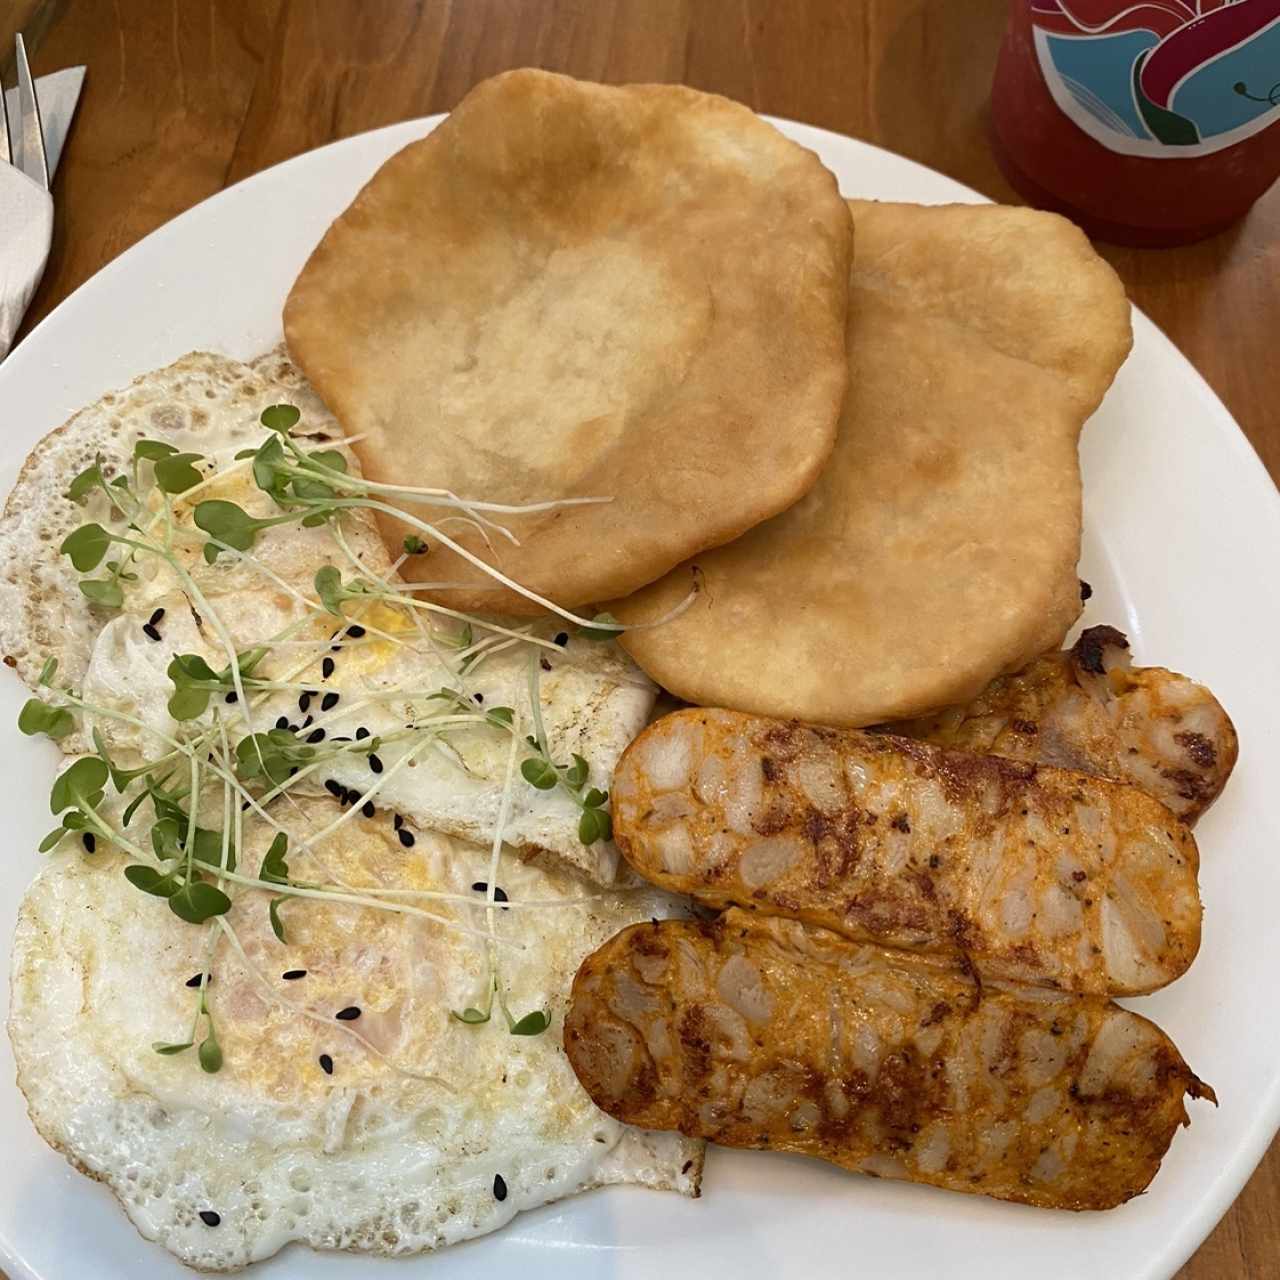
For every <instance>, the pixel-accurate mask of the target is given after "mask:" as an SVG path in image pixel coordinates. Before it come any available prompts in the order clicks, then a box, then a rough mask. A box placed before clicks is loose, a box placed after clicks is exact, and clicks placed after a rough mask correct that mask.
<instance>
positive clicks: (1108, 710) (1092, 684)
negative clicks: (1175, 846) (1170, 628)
mask: <svg viewBox="0 0 1280 1280" xmlns="http://www.w3.org/2000/svg"><path fill="white" fill-rule="evenodd" d="M884 728H885V730H886V731H887V732H889V733H896V734H901V735H904V736H907V737H912V738H922V739H924V740H925V741H926V742H932V743H934V744H936V745H937V746H940V747H948V748H951V749H954V750H962V751H980V752H982V753H984V754H990V755H997V756H1008V757H1009V758H1010V759H1013V760H1029V761H1033V762H1034V763H1036V764H1051V765H1058V766H1059V767H1061V768H1064V769H1079V770H1080V771H1081V772H1083V773H1095V774H1098V775H1099V776H1100V777H1104V778H1114V779H1115V780H1116V781H1117V782H1128V783H1132V785H1133V786H1135V787H1139V788H1141V789H1142V790H1143V791H1145V792H1146V793H1147V794H1148V795H1150V796H1154V797H1155V798H1156V799H1157V800H1159V801H1160V803H1161V804H1163V805H1166V806H1167V807H1168V808H1169V809H1170V810H1172V812H1173V813H1175V814H1177V816H1178V817H1179V818H1181V819H1182V820H1183V821H1184V822H1185V823H1187V825H1188V826H1190V825H1191V824H1193V823H1194V822H1195V820H1196V819H1197V818H1198V817H1199V816H1200V815H1201V814H1202V813H1203V812H1204V811H1205V810H1206V809H1207V808H1208V807H1209V806H1210V805H1211V804H1212V803H1213V802H1214V801H1215V800H1216V799H1217V798H1218V796H1219V795H1220V794H1221V792H1222V788H1223V787H1225V786H1226V785H1227V779H1228V778H1229V777H1230V776H1231V770H1232V769H1234V768H1235V763H1236V756H1237V754H1238V751H1239V742H1238V739H1237V738H1236V731H1235V726H1234V725H1233V724H1232V723H1231V717H1230V716H1228V715H1227V713H1226V711H1224V710H1223V707H1222V704H1221V703H1220V702H1219V701H1218V700H1217V698H1215V697H1214V696H1213V694H1212V693H1210V692H1209V690H1208V689H1206V688H1205V687H1204V685H1202V684H1197V683H1196V682H1195V681H1194V680H1189V679H1187V677H1186V676H1182V675H1179V674H1178V673H1177V672H1176V671H1166V670H1165V669H1164V668H1163V667H1132V666H1130V665H1129V641H1128V640H1127V639H1126V638H1125V636H1124V634H1123V633H1122V632H1120V631H1117V630H1116V629H1115V628H1114V627H1090V628H1089V629H1088V630H1087V631H1085V632H1083V633H1082V634H1081V636H1080V638H1079V639H1078V640H1077V641H1076V642H1075V644H1074V645H1073V646H1072V647H1071V648H1070V649H1067V650H1064V651H1063V652H1061V653H1049V654H1046V655H1045V656H1044V657H1043V658H1037V659H1036V660H1035V661H1034V662H1032V663H1030V664H1028V665H1027V666H1026V667H1024V668H1023V669H1022V670H1021V671H1017V672H1014V674H1013V675H1009V676H1001V677H1000V678H999V679H998V680H993V681H992V682H991V683H990V684H989V685H988V686H987V687H986V688H985V689H984V690H983V691H982V692H981V693H980V694H979V695H978V696H977V697H976V698H975V699H974V700H973V701H972V702H970V703H967V704H966V705H964V706H957V707H948V708H947V709H946V710H945V711H939V712H938V713H937V714H936V715H931V716H922V717H921V718H920V719H919V720H904V721H900V722H899V723H897V724H891V725H886V726H884Z"/></svg>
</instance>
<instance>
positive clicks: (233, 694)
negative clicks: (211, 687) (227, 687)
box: [224, 689, 240, 702]
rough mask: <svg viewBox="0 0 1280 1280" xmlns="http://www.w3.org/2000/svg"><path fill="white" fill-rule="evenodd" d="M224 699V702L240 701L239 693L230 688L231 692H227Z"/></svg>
mask: <svg viewBox="0 0 1280 1280" xmlns="http://www.w3.org/2000/svg"><path fill="white" fill-rule="evenodd" d="M224 701H226V702H239V701H240V695H239V694H238V693H237V692H236V691H235V690H234V689H232V690H231V692H230V693H229V694H227V696H226V698H225V699H224Z"/></svg>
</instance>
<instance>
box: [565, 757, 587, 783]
mask: <svg viewBox="0 0 1280 1280" xmlns="http://www.w3.org/2000/svg"><path fill="white" fill-rule="evenodd" d="M590 768H591V766H590V765H588V764H587V762H586V760H584V759H583V758H582V756H580V755H578V754H577V753H576V752H575V753H574V756H573V765H572V767H571V768H568V769H566V770H565V771H564V780H565V781H566V782H567V783H568V784H569V785H570V786H571V787H573V788H574V789H575V790H576V789H577V788H578V787H581V786H582V784H583V783H584V782H586V780H587V774H588V772H589V771H590Z"/></svg>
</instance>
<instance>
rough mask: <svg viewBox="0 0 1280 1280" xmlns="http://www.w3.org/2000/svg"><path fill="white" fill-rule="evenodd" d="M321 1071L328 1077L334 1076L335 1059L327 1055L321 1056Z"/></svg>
mask: <svg viewBox="0 0 1280 1280" xmlns="http://www.w3.org/2000/svg"><path fill="white" fill-rule="evenodd" d="M320 1070H321V1071H323V1072H324V1073H325V1075H327V1076H331V1075H333V1059H332V1058H331V1057H329V1055H328V1054H327V1053H322V1054H321V1055H320Z"/></svg>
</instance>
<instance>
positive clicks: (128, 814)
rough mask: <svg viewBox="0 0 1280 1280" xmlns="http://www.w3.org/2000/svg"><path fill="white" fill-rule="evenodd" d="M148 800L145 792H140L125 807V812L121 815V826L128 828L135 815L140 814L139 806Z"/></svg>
mask: <svg viewBox="0 0 1280 1280" xmlns="http://www.w3.org/2000/svg"><path fill="white" fill-rule="evenodd" d="M146 798H147V793H146V792H145V791H139V792H138V794H137V795H136V796H134V797H133V799H132V800H130V801H129V803H128V804H127V805H126V806H125V811H124V813H122V814H121V815H120V825H121V826H122V827H127V826H128V825H129V823H130V822H131V821H132V820H133V815H134V814H135V813H137V812H138V806H139V805H140V804H141V803H142V802H143V801H144V800H145V799H146Z"/></svg>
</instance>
